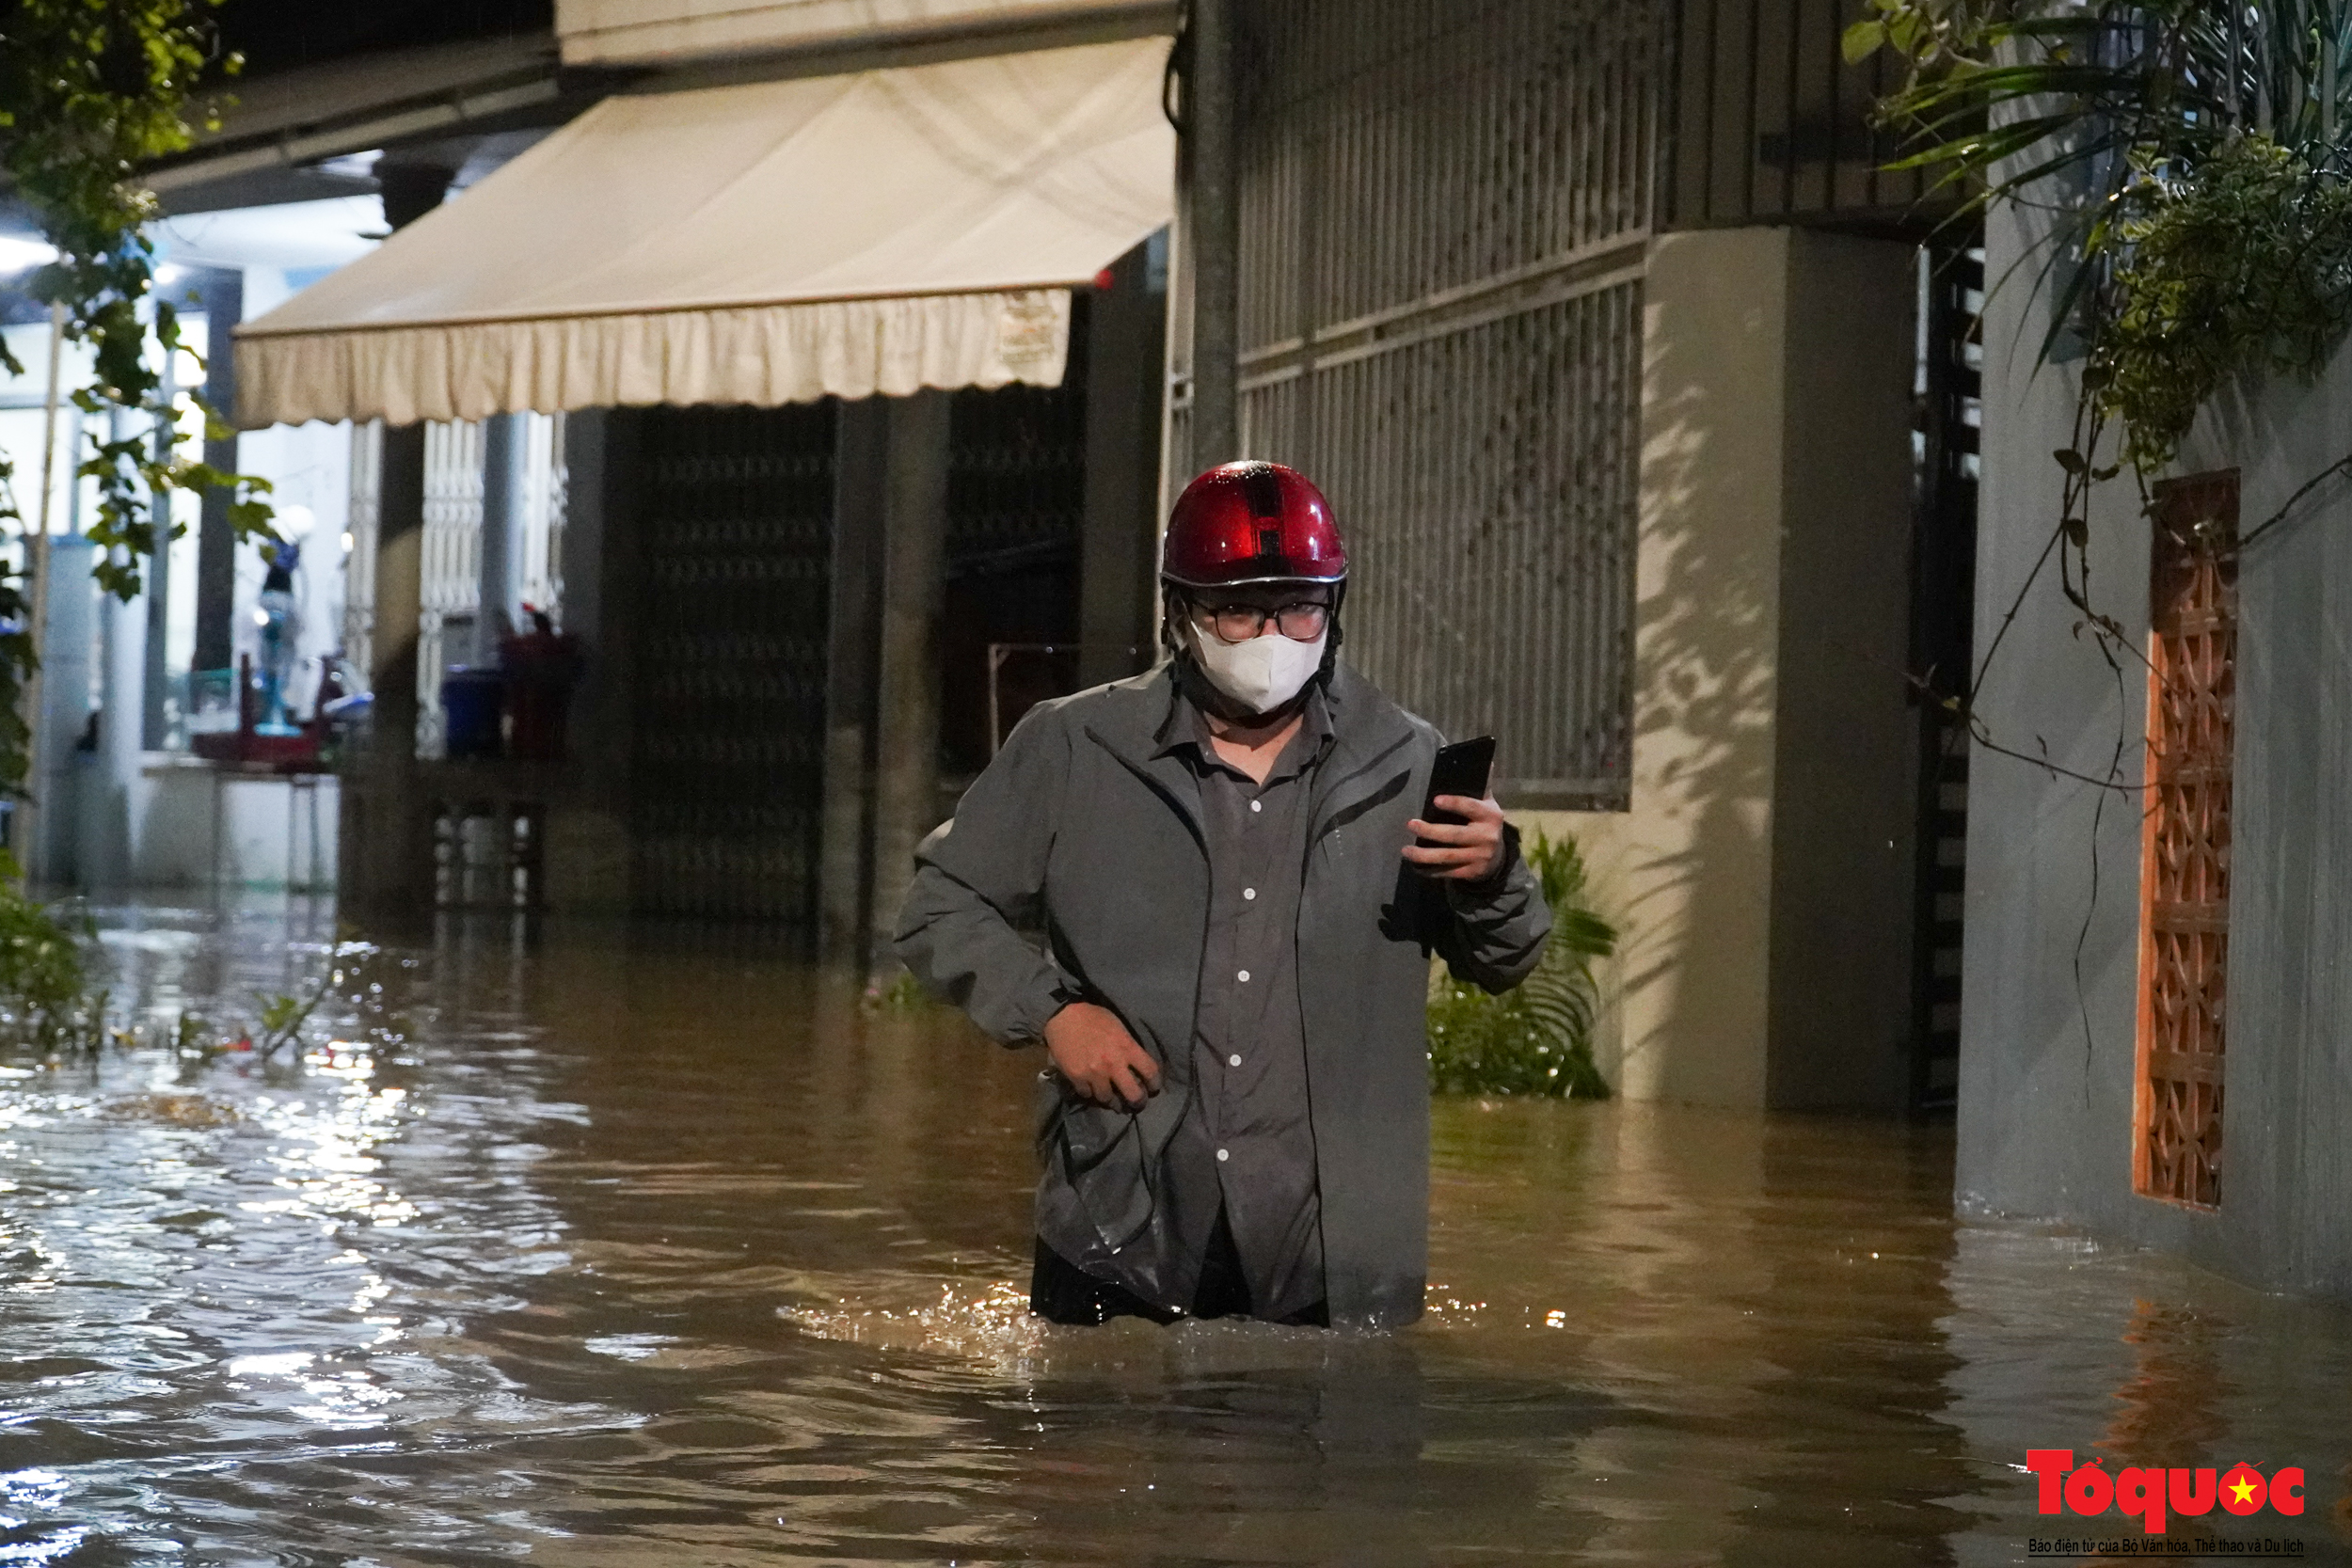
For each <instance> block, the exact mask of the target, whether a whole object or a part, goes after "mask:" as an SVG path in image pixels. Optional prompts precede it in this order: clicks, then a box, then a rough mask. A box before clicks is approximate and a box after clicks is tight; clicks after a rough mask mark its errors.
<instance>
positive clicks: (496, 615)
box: [472, 414, 531, 664]
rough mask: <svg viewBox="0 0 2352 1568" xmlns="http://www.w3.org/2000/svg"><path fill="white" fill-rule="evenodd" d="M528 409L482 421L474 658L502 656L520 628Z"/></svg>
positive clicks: (481, 662)
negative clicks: (502, 643)
mask: <svg viewBox="0 0 2352 1568" xmlns="http://www.w3.org/2000/svg"><path fill="white" fill-rule="evenodd" d="M530 417H531V416H529V415H528V414H494V415H492V416H491V417H490V418H488V419H486V420H483V421H482V578H481V592H482V608H481V610H479V611H478V612H477V613H476V614H475V616H474V646H473V653H472V658H473V662H475V663H477V664H484V663H487V662H489V661H490V660H491V659H493V658H496V657H498V649H499V638H500V637H501V635H502V634H504V633H506V632H508V631H515V630H520V629H522V628H520V627H519V626H516V619H515V618H516V616H517V615H518V614H520V613H521V609H520V606H521V603H522V565H523V512H524V509H525V507H526V506H527V505H528V504H529V503H528V500H527V499H526V498H525V496H524V484H525V483H526V481H527V480H528V478H529V475H528V474H527V473H526V472H525V467H526V458H527V453H526V451H525V448H524V433H523V421H524V420H527V419H529V418H530Z"/></svg>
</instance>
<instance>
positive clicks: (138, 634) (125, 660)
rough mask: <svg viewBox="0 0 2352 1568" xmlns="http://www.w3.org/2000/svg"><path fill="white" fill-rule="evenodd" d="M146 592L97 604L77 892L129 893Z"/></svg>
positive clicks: (140, 746)
mask: <svg viewBox="0 0 2352 1568" xmlns="http://www.w3.org/2000/svg"><path fill="white" fill-rule="evenodd" d="M152 604H153V588H152V585H150V587H149V588H148V590H147V591H146V592H144V593H142V594H140V595H139V597H137V598H135V599H134V600H132V601H131V602H130V603H129V604H125V603H123V602H122V601H121V600H120V599H118V598H116V597H115V596H114V595H113V594H105V595H103V597H102V598H100V600H99V601H98V630H99V636H98V645H99V657H100V659H101V661H102V662H101V666H100V672H99V681H100V686H99V691H100V696H99V715H100V717H99V722H98V755H97V757H96V759H95V763H96V766H95V767H94V768H91V769H90V771H89V772H88V773H87V774H86V775H85V776H84V782H85V784H86V786H87V787H86V793H85V798H84V800H82V802H81V806H82V810H81V819H82V851H83V852H82V855H81V862H82V863H81V868H80V869H81V874H82V881H83V884H84V885H85V886H88V887H99V888H119V887H130V886H132V885H134V884H135V881H136V878H135V876H134V875H133V863H134V855H135V847H136V846H135V842H134V840H133V837H132V806H133V802H134V798H135V794H136V792H137V790H138V789H139V787H140V783H141V781H140V776H139V769H140V765H141V762H142V761H143V759H144V753H145V750H146V748H145V745H144V742H143V738H142V736H141V719H142V714H141V701H140V699H141V694H142V692H143V691H144V690H146V689H148V681H147V678H146V677H147V673H148V668H147V667H148V659H147V652H148V648H147V642H148V614H149V610H150V609H151V606H152Z"/></svg>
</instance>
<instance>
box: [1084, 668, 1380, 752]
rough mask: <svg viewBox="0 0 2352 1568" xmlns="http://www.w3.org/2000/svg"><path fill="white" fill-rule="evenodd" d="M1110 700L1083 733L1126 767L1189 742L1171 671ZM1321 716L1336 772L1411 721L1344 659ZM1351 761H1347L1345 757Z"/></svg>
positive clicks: (1121, 687)
mask: <svg viewBox="0 0 2352 1568" xmlns="http://www.w3.org/2000/svg"><path fill="white" fill-rule="evenodd" d="M1104 696H1105V697H1107V698H1110V699H1111V700H1110V701H1107V702H1104V703H1103V704H1101V705H1099V706H1097V707H1096V708H1095V710H1094V711H1093V712H1091V713H1089V715H1088V716H1087V729H1088V730H1089V732H1090V733H1091V734H1092V735H1093V736H1094V737H1095V739H1096V740H1098V741H1100V742H1101V743H1102V744H1103V745H1104V747H1105V748H1107V749H1108V750H1109V751H1110V752H1112V754H1114V755H1116V756H1117V757H1119V758H1120V760H1121V761H1123V762H1125V763H1127V764H1128V765H1129V766H1130V767H1135V768H1148V767H1149V766H1150V764H1151V763H1152V759H1153V758H1155V757H1158V756H1162V755H1164V754H1166V753H1167V752H1170V751H1173V750H1174V749H1175V747H1177V746H1178V745H1181V744H1183V743H1184V742H1186V741H1189V740H1190V739H1191V738H1192V732H1191V731H1190V730H1189V729H1188V728H1187V727H1186V724H1187V721H1188V719H1189V715H1188V714H1186V712H1185V711H1184V705H1183V704H1182V703H1180V702H1178V701H1177V693H1176V675H1175V670H1174V667H1173V666H1171V665H1167V664H1163V665H1161V666H1160V667H1159V668H1157V669H1155V670H1152V671H1151V672H1149V673H1145V674H1141V675H1136V676H1134V677H1132V678H1130V679H1127V680H1123V681H1118V682H1114V683H1113V684H1112V685H1110V686H1109V687H1106V688H1104ZM1323 704H1324V713H1325V715H1326V717H1327V720H1328V721H1329V723H1330V726H1331V739H1332V750H1331V755H1330V757H1328V758H1327V759H1326V771H1327V772H1330V771H1333V770H1334V765H1336V771H1337V772H1339V773H1341V774H1345V773H1348V772H1351V771H1353V770H1354V769H1355V768H1359V767H1361V766H1363V765H1364V764H1366V763H1368V762H1371V761H1372V760H1374V759H1375V758H1377V757H1380V756H1383V755H1385V754H1386V753H1388V752H1391V751H1392V750H1394V749H1395V748H1396V746H1397V745H1398V743H1400V742H1402V741H1404V740H1406V739H1409V738H1410V737H1411V736H1412V733H1413V726H1412V721H1410V720H1408V719H1407V718H1406V716H1405V710H1404V709H1402V708H1400V707H1398V706H1397V705H1395V704H1394V703H1392V702H1391V701H1389V699H1388V698H1387V697H1386V696H1384V695H1383V694H1382V693H1381V692H1380V690H1379V689H1378V688H1376V687H1375V686H1374V685H1373V684H1372V683H1371V682H1370V681H1368V680H1366V679H1364V677H1363V676H1362V675H1360V674H1359V673H1357V672H1356V669H1355V667H1354V666H1353V665H1351V664H1349V663H1348V662H1347V660H1345V659H1344V658H1340V659H1334V660H1333V661H1332V666H1331V675H1330V678H1329V679H1328V680H1327V681H1326V682H1325V683H1324V689H1323ZM1351 757H1352V758H1353V761H1350V760H1349V759H1350V758H1351Z"/></svg>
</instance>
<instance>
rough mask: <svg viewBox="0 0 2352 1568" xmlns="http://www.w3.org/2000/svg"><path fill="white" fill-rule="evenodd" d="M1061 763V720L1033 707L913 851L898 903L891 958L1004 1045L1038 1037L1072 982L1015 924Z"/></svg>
mask: <svg viewBox="0 0 2352 1568" xmlns="http://www.w3.org/2000/svg"><path fill="white" fill-rule="evenodd" d="M1069 773H1070V743H1069V732H1068V730H1067V728H1066V727H1065V726H1064V725H1063V724H1062V723H1061V722H1060V720H1059V715H1058V714H1057V712H1056V711H1055V710H1054V709H1051V708H1040V709H1035V710H1032V711H1031V712H1030V713H1029V715H1028V716H1027V717H1026V718H1025V719H1024V720H1023V721H1021V722H1020V723H1019V724H1018V725H1016V726H1014V729H1013V732H1012V734H1011V736H1009V737H1008V738H1007V740H1006V742H1005V747H1004V750H1002V751H1001V752H997V753H996V757H995V759H994V760H993V761H992V762H991V763H990V764H989V765H988V768H987V770H986V771H984V772H983V773H981V775H980V776H979V777H978V778H977V779H976V780H974V781H973V784H972V787H971V788H969V789H967V790H965V791H964V793H963V799H962V800H961V801H959V802H958V803H957V806H956V815H955V816H952V817H950V818H949V819H948V820H947V821H946V822H945V823H943V824H941V825H940V826H939V827H938V828H937V829H935V830H934V831H933V832H931V834H930V837H929V838H926V839H925V840H924V841H923V844H922V847H920V848H918V849H917V850H916V851H915V854H914V882H913V884H912V885H910V886H909V887H908V889H907V896H906V902H905V903H904V904H903V905H902V906H901V907H900V908H899V911H898V927H897V930H896V933H895V939H896V940H895V945H896V948H897V951H898V959H899V961H900V962H901V963H903V964H905V965H906V966H907V968H908V970H909V971H910V972H911V973H913V974H914V977H915V978H916V979H917V980H919V981H921V982H922V984H923V986H924V988H925V989H926V990H930V993H931V994H932V995H934V996H936V997H939V998H940V999H941V1000H943V1001H946V1002H950V1003H953V1004H954V1005H955V1006H959V1007H961V1008H962V1009H963V1010H964V1012H966V1013H967V1014H969V1015H970V1016H971V1019H972V1022H974V1023H977V1025H979V1027H980V1028H981V1029H982V1030H983V1031H984V1032H985V1033H987V1034H988V1035H989V1036H990V1037H993V1038H994V1039H996V1040H998V1041H1001V1042H1002V1043H1004V1044H1006V1045H1021V1044H1025V1043H1027V1042H1029V1041H1031V1040H1037V1039H1041V1038H1043V1037H1044V1034H1045V1022H1046V1020H1048V1019H1050V1018H1052V1017H1053V1016H1054V1014H1056V1013H1057V1012H1058V1011H1060V1010H1061V1008H1062V1006H1063V1005H1064V1004H1065V1003H1066V1002H1067V1001H1068V999H1069V997H1070V995H1071V994H1072V992H1071V990H1069V989H1068V985H1067V977H1066V976H1065V975H1064V974H1062V971H1061V969H1060V967H1059V966H1058V965H1057V964H1056V963H1055V962H1054V960H1053V958H1051V957H1050V956H1049V955H1048V954H1047V953H1046V952H1045V951H1044V950H1043V949H1042V948H1041V946H1040V944H1039V943H1038V942H1033V941H1031V940H1029V939H1028V938H1026V937H1025V936H1023V935H1022V934H1021V927H1031V928H1035V927H1038V926H1040V925H1041V924H1042V918H1041V917H1042V915H1043V912H1044V895H1045V863H1046V858H1047V856H1048V854H1049V853H1050V852H1051V850H1052V848H1053V844H1054V828H1055V824H1056V822H1057V819H1058V816H1059V814H1060V810H1061V802H1062V798H1063V795H1064V792H1065V789H1066V786H1067V784H1068V780H1069Z"/></svg>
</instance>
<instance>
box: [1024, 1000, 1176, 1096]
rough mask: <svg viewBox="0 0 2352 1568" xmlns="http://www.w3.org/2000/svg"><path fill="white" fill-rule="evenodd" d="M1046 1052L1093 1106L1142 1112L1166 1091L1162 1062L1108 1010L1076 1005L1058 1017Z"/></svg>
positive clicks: (1051, 1023) (1049, 1024) (1049, 1027)
mask: <svg viewBox="0 0 2352 1568" xmlns="http://www.w3.org/2000/svg"><path fill="white" fill-rule="evenodd" d="M1045 1050H1046V1053H1047V1054H1049V1055H1051V1056H1052V1057H1053V1058H1054V1067H1055V1069H1056V1070H1057V1071H1058V1072H1059V1073H1060V1074H1061V1075H1062V1077H1063V1078H1065V1079H1067V1080H1068V1081H1069V1083H1070V1086H1071V1087H1072V1088H1073V1089H1076V1090H1077V1091H1078V1093H1079V1094H1080V1095H1082V1096H1083V1097H1085V1098H1086V1099H1087V1100H1088V1101H1090V1102H1091V1103H1093V1104H1096V1105H1102V1106H1106V1107H1108V1108H1110V1109H1112V1110H1116V1111H1140V1110H1142V1109H1143V1102H1144V1101H1146V1100H1148V1099H1150V1098H1151V1097H1152V1095H1155V1094H1157V1093H1159V1092H1160V1064H1159V1063H1157V1062H1155V1061H1153V1060H1152V1056H1151V1053H1149V1052H1147V1051H1145V1050H1144V1049H1143V1047H1141V1046H1139V1045H1137V1044H1136V1038H1135V1037H1134V1036H1133V1035H1130V1034H1129V1033H1127V1026H1126V1025H1125V1024H1123V1023H1121V1022H1119V1015H1118V1014H1117V1013H1115V1012H1112V1011H1111V1010H1110V1009H1109V1008H1108V1007H1098V1006H1095V1005H1094V1004H1093V1003H1091V1002H1073V1003H1072V1004H1070V1006H1066V1007H1064V1008H1063V1009H1062V1010H1061V1011H1060V1012H1057V1013H1056V1014H1055V1015H1054V1016H1053V1017H1052V1018H1051V1019H1049V1020H1047V1021H1046V1024H1045Z"/></svg>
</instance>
